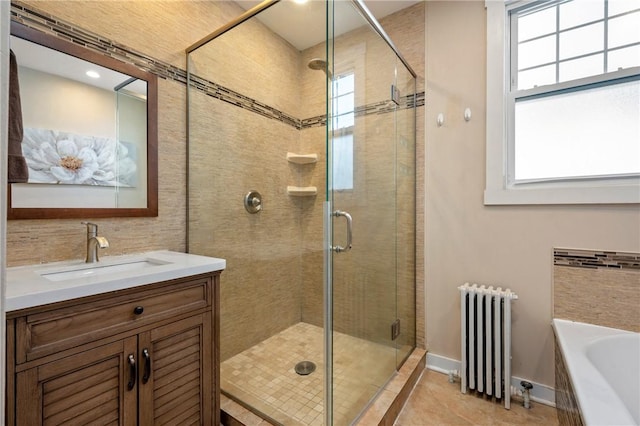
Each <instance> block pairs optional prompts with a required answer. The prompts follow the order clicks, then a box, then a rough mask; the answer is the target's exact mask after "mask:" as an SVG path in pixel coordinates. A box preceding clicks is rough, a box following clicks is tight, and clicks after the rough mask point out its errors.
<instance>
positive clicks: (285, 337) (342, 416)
mask: <svg viewBox="0 0 640 426" xmlns="http://www.w3.org/2000/svg"><path fill="white" fill-rule="evenodd" d="M333 352H334V375H335V377H336V380H335V383H334V422H335V424H336V425H342V424H349V423H350V422H351V421H352V420H353V419H355V418H356V416H357V415H358V414H359V411H360V409H361V407H363V406H365V405H366V403H367V401H369V400H370V399H371V398H372V397H373V396H374V395H375V393H376V392H377V391H378V389H379V388H380V387H381V386H382V385H384V384H385V382H386V381H387V380H388V378H389V377H390V376H391V375H392V374H393V371H394V369H395V362H396V354H395V350H394V349H393V348H390V347H388V346H383V345H380V344H376V343H372V342H369V341H366V340H363V339H358V338H355V337H352V336H348V335H346V334H341V333H336V334H335V335H334V351H333ZM303 360H310V361H313V362H314V363H315V364H316V371H315V372H313V373H311V374H309V375H307V376H300V375H298V374H296V372H295V370H294V368H295V365H296V363H298V362H299V361H303ZM323 369H324V363H323V333H322V328H320V327H316V326H313V325H310V324H306V323H298V324H296V325H294V326H292V327H290V328H288V329H286V330H284V331H282V332H281V333H279V334H277V335H275V336H273V337H270V338H269V339H267V340H265V341H263V342H261V343H259V344H257V345H255V346H253V347H251V348H249V349H247V350H246V351H244V352H242V353H240V354H238V355H236V356H234V357H232V358H230V359H228V360H226V361H224V362H223V363H222V365H221V366H220V370H221V377H222V383H221V387H222V390H223V392H224V393H226V394H227V395H229V396H231V397H232V398H237V399H239V400H241V401H243V402H245V403H247V404H249V405H251V406H252V407H254V408H255V409H257V410H259V411H260V412H261V413H263V414H265V415H266V416H267V417H268V418H270V419H272V420H273V421H275V422H277V423H281V424H286V425H309V426H320V425H322V424H323V420H324V416H323V404H322V401H323V375H322V371H323Z"/></svg>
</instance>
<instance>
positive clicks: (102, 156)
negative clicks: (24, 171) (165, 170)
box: [22, 128, 137, 187]
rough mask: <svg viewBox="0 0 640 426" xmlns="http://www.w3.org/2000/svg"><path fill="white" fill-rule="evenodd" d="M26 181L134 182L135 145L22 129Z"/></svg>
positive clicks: (65, 133)
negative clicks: (27, 175)
mask: <svg viewBox="0 0 640 426" xmlns="http://www.w3.org/2000/svg"><path fill="white" fill-rule="evenodd" d="M22 154H23V155H24V157H25V159H26V160H27V165H28V166H29V183H52V184H74V185H99V186H129V187H131V186H136V184H137V178H136V176H137V175H136V169H137V167H136V160H137V158H136V149H135V146H134V145H133V144H130V143H127V142H119V141H117V140H116V139H113V138H103V137H96V136H84V135H77V134H73V133H69V132H61V131H57V130H48V129H34V128H25V129H24V139H23V140H22Z"/></svg>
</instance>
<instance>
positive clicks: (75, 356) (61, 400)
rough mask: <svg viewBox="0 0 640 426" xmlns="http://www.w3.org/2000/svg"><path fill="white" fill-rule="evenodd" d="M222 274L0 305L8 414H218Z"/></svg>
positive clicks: (44, 417) (45, 420)
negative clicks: (8, 307) (7, 307)
mask: <svg viewBox="0 0 640 426" xmlns="http://www.w3.org/2000/svg"><path fill="white" fill-rule="evenodd" d="M219 276H220V274H219V272H218V273H214V274H205V275H199V276H195V277H188V278H185V279H179V280H172V281H167V282H162V283H157V284H150V285H146V286H141V287H136V288H133V289H127V290H120V291H116V292H111V293H106V294H101V295H96V296H90V297H85V298H80V299H74V300H69V301H65V302H60V303H55V304H51V305H46V306H40V307H35V308H29V309H23V310H21V311H17V312H9V313H7V424H10V425H12V424H15V425H29V426H32V425H59V424H63V423H64V424H67V422H68V424H91V425H109V424H114V425H163V424H170V425H177V424H180V425H183V424H184V425H188V424H201V425H213V424H219V407H220V403H219V401H220V393H219V383H218V381H219V380H218V376H219V361H218V360H219V350H218V329H219V326H218V323H217V320H216V316H217V312H218V304H219V297H218V294H219ZM105 313H106V314H105Z"/></svg>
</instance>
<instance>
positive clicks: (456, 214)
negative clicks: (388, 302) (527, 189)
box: [425, 1, 640, 386]
mask: <svg viewBox="0 0 640 426" xmlns="http://www.w3.org/2000/svg"><path fill="white" fill-rule="evenodd" d="M426 32H427V34H426V40H427V43H426V52H427V53H426V63H427V82H426V90H427V105H428V106H427V121H426V123H427V124H426V141H427V152H426V179H427V186H426V218H427V225H426V226H427V228H426V256H425V257H426V270H427V273H426V312H427V331H426V336H427V348H428V349H429V350H430V351H431V352H433V353H435V354H438V355H443V356H446V357H450V358H454V359H460V315H459V312H460V310H459V294H458V291H457V289H456V287H457V286H458V285H460V284H462V283H464V282H465V281H473V282H478V283H483V284H493V285H496V284H497V285H500V286H502V287H510V288H511V289H512V290H514V291H515V292H516V293H517V294H518V296H519V299H518V300H517V301H516V302H515V305H514V308H513V309H514V314H513V315H514V316H513V374H514V375H515V376H518V377H523V378H528V379H530V380H532V381H535V382H538V383H542V384H546V385H550V386H553V383H554V375H553V368H554V360H553V333H552V330H551V326H550V321H551V312H552V285H551V282H552V264H553V257H552V248H553V247H576V248H591V249H607V250H617V251H632V252H637V251H638V250H639V248H640V211H639V209H638V206H637V205H633V206H616V205H605V206H579V205H577V206H491V207H489V206H484V204H483V191H484V182H485V169H484V168H485V103H486V96H485V79H486V73H485V67H486V61H485V52H486V47H485V40H486V37H485V11H484V2H481V1H429V2H427V13H426ZM466 107H469V108H471V111H472V114H473V118H472V119H471V121H470V122H465V121H464V119H463V111H464V109H465V108H466ZM440 112H442V113H443V114H444V115H445V125H444V126H443V127H437V126H436V116H437V114H438V113H440Z"/></svg>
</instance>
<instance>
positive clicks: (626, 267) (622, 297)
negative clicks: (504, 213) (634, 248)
mask: <svg viewBox="0 0 640 426" xmlns="http://www.w3.org/2000/svg"><path fill="white" fill-rule="evenodd" d="M553 257H554V266H553V298H554V300H553V317H554V318H563V319H568V320H571V321H580V322H586V323H590V324H596V325H602V326H606V327H613V328H620V329H623V330H630V331H636V332H640V253H633V252H617V251H609V250H583V249H580V250H578V249H564V248H555V249H554V251H553Z"/></svg>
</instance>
